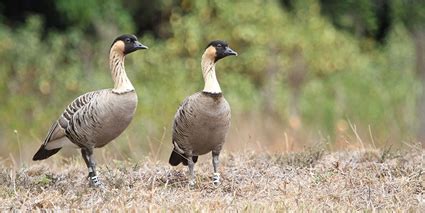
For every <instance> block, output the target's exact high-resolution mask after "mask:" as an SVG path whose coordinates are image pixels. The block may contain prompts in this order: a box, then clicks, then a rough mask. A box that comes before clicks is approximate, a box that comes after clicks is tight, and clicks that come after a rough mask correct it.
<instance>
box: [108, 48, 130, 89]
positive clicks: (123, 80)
mask: <svg viewBox="0 0 425 213" xmlns="http://www.w3.org/2000/svg"><path fill="white" fill-rule="evenodd" d="M124 59H125V56H124V53H123V52H122V51H120V50H117V49H116V48H114V46H112V48H111V52H110V54H109V67H110V69H111V74H112V80H113V81H114V88H113V89H112V92H114V93H117V94H123V93H127V92H131V91H134V87H133V85H132V84H131V82H130V79H128V77H127V73H126V72H125V67H124Z"/></svg>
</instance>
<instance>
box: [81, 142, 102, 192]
mask: <svg viewBox="0 0 425 213" xmlns="http://www.w3.org/2000/svg"><path fill="white" fill-rule="evenodd" d="M81 155H82V156H83V159H84V162H86V165H87V168H88V170H89V176H88V178H89V183H90V186H94V187H98V186H100V185H101V184H102V183H101V182H100V180H99V178H98V177H97V174H96V164H95V162H94V157H93V150H91V149H87V148H82V149H81Z"/></svg>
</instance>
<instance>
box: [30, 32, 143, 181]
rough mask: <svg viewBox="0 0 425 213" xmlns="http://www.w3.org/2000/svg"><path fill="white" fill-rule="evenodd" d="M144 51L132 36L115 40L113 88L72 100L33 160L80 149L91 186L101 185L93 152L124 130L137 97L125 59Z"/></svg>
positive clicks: (110, 53)
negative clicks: (126, 69)
mask: <svg viewBox="0 0 425 213" xmlns="http://www.w3.org/2000/svg"><path fill="white" fill-rule="evenodd" d="M140 49H147V47H146V46H144V45H143V44H141V43H140V42H139V41H138V40H137V38H136V37H135V36H134V35H122V36H119V37H117V38H116V39H115V40H114V42H113V43H112V46H111V48H110V52H109V65H110V69H111V74H112V79H113V81H114V84H115V85H114V88H113V89H103V90H97V91H93V92H89V93H86V94H84V95H81V96H80V97H78V98H76V99H75V100H74V101H72V103H71V104H69V105H68V107H67V108H66V109H65V111H64V112H63V113H62V115H61V116H60V117H59V119H58V120H57V121H55V122H54V123H53V125H52V127H51V128H50V130H49V132H48V133H47V136H46V139H45V140H44V143H43V144H42V145H41V147H40V149H39V150H38V151H37V153H35V155H34V157H33V160H34V161H36V160H43V159H46V158H48V157H50V156H52V155H54V154H56V153H57V152H58V151H59V150H60V149H61V148H62V147H64V146H67V145H72V146H74V147H75V145H76V147H79V148H81V154H82V156H83V159H84V161H85V163H86V165H87V168H88V173H89V174H88V178H89V183H90V185H91V186H95V187H96V186H100V185H101V182H100V180H99V178H98V177H97V174H96V169H95V162H94V158H93V149H94V148H98V147H103V146H105V145H106V144H108V143H109V142H110V141H111V140H113V139H114V138H116V137H117V136H119V135H120V134H121V132H123V131H124V129H126V128H127V126H128V125H129V124H130V121H131V120H132V118H133V115H134V112H135V110H136V106H137V94H136V92H135V90H134V87H133V85H132V84H131V82H130V80H129V79H128V77H127V74H126V72H125V68H124V58H125V56H126V55H127V54H129V53H132V52H134V51H136V50H140Z"/></svg>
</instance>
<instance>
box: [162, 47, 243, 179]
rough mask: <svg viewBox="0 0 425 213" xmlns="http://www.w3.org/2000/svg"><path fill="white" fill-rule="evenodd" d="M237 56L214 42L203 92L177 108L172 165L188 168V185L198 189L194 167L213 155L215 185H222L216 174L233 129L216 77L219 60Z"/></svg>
mask: <svg viewBox="0 0 425 213" xmlns="http://www.w3.org/2000/svg"><path fill="white" fill-rule="evenodd" d="M230 55H235V56H236V55H237V53H236V52H235V51H233V50H232V49H230V48H229V46H228V45H227V43H226V42H224V41H212V42H211V43H209V44H208V46H207V48H206V50H205V52H204V54H203V55H202V61H201V65H202V75H203V77H204V82H205V86H204V89H203V91H202V92H197V93H195V94H193V95H191V96H189V97H187V98H186V99H185V100H184V101H183V103H182V104H181V105H180V107H179V108H178V110H177V112H176V114H175V116H174V122H173V134H172V142H173V145H174V149H173V151H172V152H171V156H170V159H169V163H170V164H171V165H172V166H177V165H179V164H180V163H183V165H187V166H188V167H189V185H190V186H194V185H195V173H194V171H193V168H194V165H195V163H196V161H197V160H198V156H199V155H203V154H206V153H208V152H212V164H213V167H214V173H213V183H214V184H215V185H218V184H219V183H220V174H219V173H218V171H217V166H218V162H219V159H218V157H219V154H220V151H221V148H222V146H223V143H224V141H225V137H226V134H227V130H228V129H229V126H230V106H229V104H228V103H227V101H226V99H224V97H223V95H222V93H221V89H220V85H219V84H218V81H217V78H216V75H215V64H216V62H217V61H218V60H220V59H222V58H224V57H226V56H230Z"/></svg>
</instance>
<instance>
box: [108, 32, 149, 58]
mask: <svg viewBox="0 0 425 213" xmlns="http://www.w3.org/2000/svg"><path fill="white" fill-rule="evenodd" d="M142 49H148V47H147V46H145V45H143V44H142V43H140V42H139V41H138V40H137V37H136V36H134V35H128V34H124V35H121V36H118V37H117V38H116V39H115V40H114V42H112V45H111V51H112V50H114V51H118V52H121V53H123V54H124V55H127V54H130V53H132V52H134V51H136V50H142Z"/></svg>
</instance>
